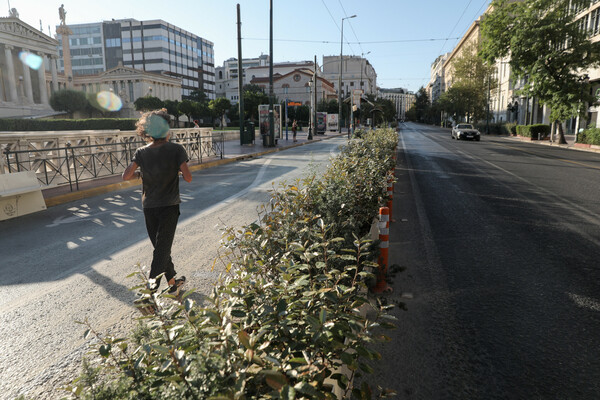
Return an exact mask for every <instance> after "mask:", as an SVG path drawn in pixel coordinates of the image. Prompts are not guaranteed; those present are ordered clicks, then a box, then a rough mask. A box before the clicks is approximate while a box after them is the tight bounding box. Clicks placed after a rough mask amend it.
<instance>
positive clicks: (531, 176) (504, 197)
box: [369, 123, 600, 399]
mask: <svg viewBox="0 0 600 400" xmlns="http://www.w3.org/2000/svg"><path fill="white" fill-rule="evenodd" d="M396 175H397V177H398V182H397V183H396V185H395V189H394V190H395V193H394V196H395V199H396V200H395V202H394V204H395V208H394V217H395V219H396V223H394V224H392V228H391V232H390V263H392V264H397V265H400V266H404V267H406V268H407V269H406V270H405V271H404V272H402V273H399V274H397V275H396V276H395V277H394V278H393V287H394V293H393V294H392V295H390V296H388V297H387V298H388V300H389V301H391V302H396V303H404V304H405V305H406V309H407V310H406V311H402V310H396V311H394V313H395V315H397V317H398V318H399V323H398V325H399V327H398V329H397V330H395V331H392V332H388V335H389V336H390V337H391V339H392V340H391V342H390V343H388V344H386V345H384V346H381V347H380V350H381V351H382V352H383V354H384V360H383V361H382V362H378V363H376V364H375V368H376V373H375V374H374V376H373V377H372V378H369V379H370V380H371V379H372V380H373V382H374V383H378V384H380V385H381V386H383V387H388V388H392V389H395V390H396V391H397V393H398V396H397V398H400V399H550V398H552V399H597V398H600V154H594V153H588V152H579V151H574V150H565V149H561V148H558V147H549V146H543V145H534V144H529V143H525V142H517V141H511V140H510V139H508V138H499V137H492V136H486V135H483V136H482V139H481V141H480V142H465V141H455V140H452V139H451V138H450V131H449V130H448V129H439V128H434V127H427V126H423V125H416V124H410V123H407V124H404V126H403V128H402V130H401V133H400V141H399V147H398V167H397V169H396Z"/></svg>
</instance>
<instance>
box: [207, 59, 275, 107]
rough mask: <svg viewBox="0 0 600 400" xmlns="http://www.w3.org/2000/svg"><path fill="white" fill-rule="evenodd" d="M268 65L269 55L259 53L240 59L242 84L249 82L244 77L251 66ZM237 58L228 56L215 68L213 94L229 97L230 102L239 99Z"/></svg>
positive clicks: (235, 101) (233, 102)
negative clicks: (252, 56) (258, 54)
mask: <svg viewBox="0 0 600 400" xmlns="http://www.w3.org/2000/svg"><path fill="white" fill-rule="evenodd" d="M268 65H269V56H268V55H261V56H260V57H258V58H244V59H242V71H243V84H244V85H246V84H248V83H249V82H250V80H247V78H246V70H247V69H248V68H253V67H264V66H268ZM238 68H239V66H238V60H237V58H230V59H228V60H225V61H224V62H223V66H221V67H217V68H216V69H215V94H216V96H217V97H224V98H226V99H229V101H231V103H232V104H237V102H238V101H239V92H238V83H239V81H238Z"/></svg>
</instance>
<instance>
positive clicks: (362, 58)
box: [360, 51, 371, 90]
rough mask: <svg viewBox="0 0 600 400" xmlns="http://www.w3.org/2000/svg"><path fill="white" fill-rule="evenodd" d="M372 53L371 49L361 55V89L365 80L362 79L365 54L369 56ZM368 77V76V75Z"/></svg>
mask: <svg viewBox="0 0 600 400" xmlns="http://www.w3.org/2000/svg"><path fill="white" fill-rule="evenodd" d="M369 54H371V52H370V51H367V52H366V53H362V54H361V55H360V90H362V88H363V81H362V75H363V60H364V56H367V55H369ZM367 78H368V77H367Z"/></svg>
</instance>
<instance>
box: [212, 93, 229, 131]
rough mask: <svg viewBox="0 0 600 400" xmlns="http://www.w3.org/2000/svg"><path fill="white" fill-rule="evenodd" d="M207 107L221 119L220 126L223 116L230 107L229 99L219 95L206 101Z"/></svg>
mask: <svg viewBox="0 0 600 400" xmlns="http://www.w3.org/2000/svg"><path fill="white" fill-rule="evenodd" d="M208 108H209V109H210V111H212V112H213V113H214V115H215V116H217V117H219V118H220V119H221V126H223V125H224V124H223V117H225V114H226V113H227V110H229V109H230V108H231V102H230V101H229V99H226V98H224V97H219V98H217V99H214V100H211V101H210V102H209V103H208Z"/></svg>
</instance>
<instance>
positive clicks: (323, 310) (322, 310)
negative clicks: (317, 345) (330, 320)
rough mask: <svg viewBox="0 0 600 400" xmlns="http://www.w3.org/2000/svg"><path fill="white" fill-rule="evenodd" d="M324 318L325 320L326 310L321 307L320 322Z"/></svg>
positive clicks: (322, 322) (323, 320)
mask: <svg viewBox="0 0 600 400" xmlns="http://www.w3.org/2000/svg"><path fill="white" fill-rule="evenodd" d="M326 320H327V310H325V309H324V308H322V309H321V311H320V312H319V321H321V324H324V323H325V321H326Z"/></svg>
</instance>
